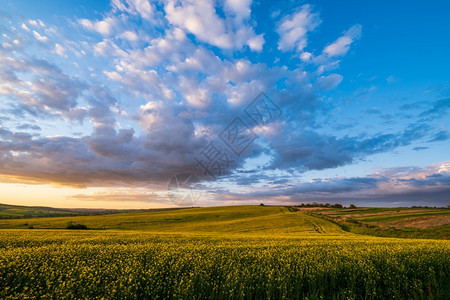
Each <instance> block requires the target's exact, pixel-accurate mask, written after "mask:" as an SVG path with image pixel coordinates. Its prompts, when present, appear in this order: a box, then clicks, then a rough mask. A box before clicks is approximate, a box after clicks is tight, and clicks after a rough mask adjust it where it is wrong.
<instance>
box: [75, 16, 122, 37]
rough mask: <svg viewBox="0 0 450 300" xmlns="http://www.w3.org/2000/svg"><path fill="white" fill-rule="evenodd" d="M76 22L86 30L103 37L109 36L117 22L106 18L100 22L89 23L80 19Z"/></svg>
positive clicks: (89, 21)
mask: <svg viewBox="0 0 450 300" xmlns="http://www.w3.org/2000/svg"><path fill="white" fill-rule="evenodd" d="M78 22H79V23H80V24H81V25H82V26H83V27H84V28H86V29H87V30H91V31H96V32H98V33H100V34H101V35H103V36H107V35H110V34H111V33H112V32H113V30H114V27H115V26H116V25H117V21H116V20H115V19H114V18H111V17H108V18H105V19H104V20H102V21H94V22H93V21H91V20H88V19H80V20H78Z"/></svg>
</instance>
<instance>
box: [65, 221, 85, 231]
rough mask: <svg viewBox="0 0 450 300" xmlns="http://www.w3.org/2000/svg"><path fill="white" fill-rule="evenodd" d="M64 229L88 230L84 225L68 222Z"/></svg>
mask: <svg viewBox="0 0 450 300" xmlns="http://www.w3.org/2000/svg"><path fill="white" fill-rule="evenodd" d="M66 229H79V230H80V229H81V230H86V229H88V228H87V226H86V225H83V224H73V223H72V221H70V222H69V223H68V224H67V227H66Z"/></svg>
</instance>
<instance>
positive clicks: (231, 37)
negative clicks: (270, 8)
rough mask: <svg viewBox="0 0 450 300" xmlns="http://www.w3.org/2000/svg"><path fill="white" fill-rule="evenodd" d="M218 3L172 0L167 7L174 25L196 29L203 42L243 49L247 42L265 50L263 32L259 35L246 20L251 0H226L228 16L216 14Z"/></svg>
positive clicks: (196, 35) (189, 29) (253, 47)
mask: <svg viewBox="0 0 450 300" xmlns="http://www.w3.org/2000/svg"><path fill="white" fill-rule="evenodd" d="M214 4H215V2H214V1H211V0H199V1H192V0H188V1H185V2H183V3H179V2H178V1H175V0H169V1H168V2H167V4H166V5H165V7H164V9H165V12H166V18H167V20H168V21H169V22H170V23H171V24H172V25H175V26H178V27H180V28H182V29H183V30H186V31H188V32H190V33H192V34H193V35H195V37H196V38H197V39H198V40H199V41H201V42H204V43H208V44H211V45H213V46H216V47H219V48H221V49H241V48H242V47H243V46H244V45H247V46H249V48H250V49H251V50H254V51H261V50H262V46H263V44H264V38H263V35H262V34H260V35H256V34H255V32H254V30H253V28H252V27H250V26H248V25H247V24H245V23H244V21H245V20H246V19H248V18H249V16H250V14H251V10H250V4H251V3H250V1H243V2H238V1H228V2H226V3H225V12H226V13H227V14H228V15H227V16H226V18H225V19H223V18H221V17H219V16H218V15H217V14H216V8H215V6H214Z"/></svg>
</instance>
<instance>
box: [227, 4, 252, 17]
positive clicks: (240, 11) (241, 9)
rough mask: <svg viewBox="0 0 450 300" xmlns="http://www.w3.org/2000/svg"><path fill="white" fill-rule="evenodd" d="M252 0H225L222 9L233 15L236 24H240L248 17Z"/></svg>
mask: <svg viewBox="0 0 450 300" xmlns="http://www.w3.org/2000/svg"><path fill="white" fill-rule="evenodd" d="M251 5H252V0H225V4H224V7H225V9H226V10H228V11H229V12H230V13H231V14H233V15H235V17H236V22H242V20H245V19H247V18H249V17H250V14H251V9H250V7H251Z"/></svg>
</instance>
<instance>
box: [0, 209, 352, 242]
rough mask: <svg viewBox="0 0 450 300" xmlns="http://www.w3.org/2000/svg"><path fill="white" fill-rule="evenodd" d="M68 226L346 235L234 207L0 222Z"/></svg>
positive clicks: (281, 213) (296, 218)
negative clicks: (70, 224)
mask: <svg viewBox="0 0 450 300" xmlns="http://www.w3.org/2000/svg"><path fill="white" fill-rule="evenodd" d="M69 223H72V224H83V225H86V226H87V227H88V228H89V229H98V230H104V229H109V230H111V229H114V230H142V231H150V232H158V233H177V234H181V233H183V234H252V235H259V234H266V235H284V236H292V235H299V234H300V235H305V234H346V233H345V232H344V231H343V230H342V229H341V228H340V227H339V226H337V225H336V224H333V223H332V222H329V221H327V220H324V219H321V218H317V217H314V216H309V215H306V214H303V213H300V212H290V211H289V210H288V209H287V208H285V207H271V206H231V207H208V208H191V209H183V210H176V211H154V212H133V213H122V214H114V215H98V216H73V217H52V218H38V219H32V218H30V219H15V220H0V229H2V228H3V229H6V228H9V229H26V228H29V227H30V226H32V227H33V228H34V229H65V228H66V227H67V225H68V224H69Z"/></svg>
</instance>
